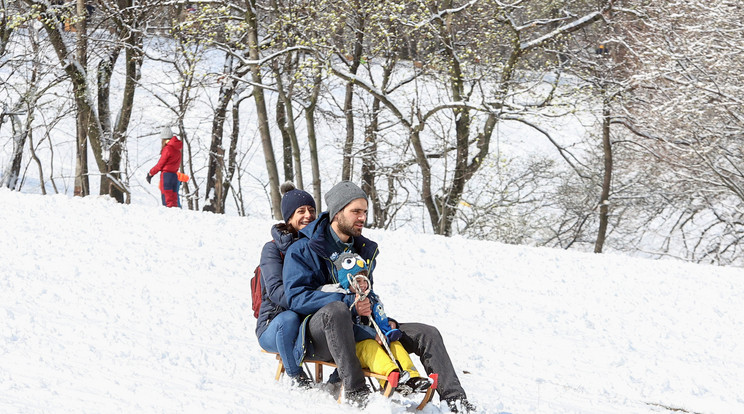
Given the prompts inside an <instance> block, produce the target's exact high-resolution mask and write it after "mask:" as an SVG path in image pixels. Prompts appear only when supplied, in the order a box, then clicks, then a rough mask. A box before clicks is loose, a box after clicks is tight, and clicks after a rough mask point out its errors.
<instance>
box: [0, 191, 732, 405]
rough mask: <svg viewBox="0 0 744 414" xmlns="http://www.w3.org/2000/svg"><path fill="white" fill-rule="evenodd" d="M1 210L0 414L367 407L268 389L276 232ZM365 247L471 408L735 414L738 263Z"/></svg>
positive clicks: (77, 202) (401, 244)
mask: <svg viewBox="0 0 744 414" xmlns="http://www.w3.org/2000/svg"><path fill="white" fill-rule="evenodd" d="M0 212H1V213H0V229H2V230H1V233H0V266H1V267H0V268H1V269H2V273H0V412H2V413H202V412H204V413H285V412H286V413H296V412H302V413H352V412H356V411H357V410H355V409H352V408H350V407H347V406H345V405H338V404H337V403H336V402H335V401H334V400H333V399H332V398H331V397H330V395H328V394H326V393H325V392H324V391H322V390H311V391H297V390H294V389H291V388H290V387H289V385H288V384H287V383H286V382H285V381H280V382H275V381H273V374H274V370H275V367H276V363H275V361H274V359H273V358H272V357H271V356H269V355H265V354H262V353H261V352H260V348H259V346H258V343H257V340H256V337H255V335H254V327H255V319H254V318H253V316H252V312H251V306H250V287H249V283H248V281H249V278H250V276H251V275H252V271H253V268H254V267H255V265H256V264H257V262H258V255H259V251H260V248H261V246H262V245H263V243H265V242H266V241H268V240H269V238H270V237H269V227H270V225H271V222H269V221H259V220H252V219H246V218H240V217H234V216H221V215H211V214H209V213H200V212H193V211H186V210H174V209H170V210H169V209H165V208H162V207H150V206H144V205H129V206H126V205H119V204H116V203H114V202H111V201H110V200H108V199H105V198H97V197H88V198H85V199H72V198H68V197H67V196H62V195H56V196H39V195H29V194H18V193H15V192H10V191H7V190H5V189H3V190H0ZM365 234H366V235H367V236H369V237H371V238H373V239H375V240H376V241H378V242H379V243H380V257H379V263H378V269H377V271H376V278H375V280H376V285H375V290H376V291H377V292H378V293H379V294H380V295H381V297H382V299H383V300H384V301H385V305H386V309H387V310H388V312H389V314H390V315H391V316H393V317H395V318H397V319H399V320H401V321H404V322H405V321H422V322H428V323H432V324H434V325H436V326H437V327H438V328H439V329H440V330H441V332H442V334H443V336H444V339H445V343H446V344H447V346H448V349H449V350H450V354H451V357H452V359H453V361H454V363H455V366H456V368H457V369H458V371H459V372H460V373H461V374H460V379H461V381H462V383H463V386H464V387H465V389H466V390H467V392H468V394H469V397H470V399H471V400H472V401H473V402H475V403H476V404H477V405H478V406H479V412H482V413H499V412H509V413H513V414H516V413H664V412H672V411H670V409H677V410H685V411H687V412H698V413H737V412H739V413H740V412H744V349H743V348H742V346H744V345H743V344H744V306H743V305H742V304H743V303H744V274H742V271H741V269H734V268H721V267H712V266H702V265H694V264H686V263H679V262H671V261H648V260H641V259H631V258H628V257H623V256H614V255H592V254H585V253H578V252H572V251H561V250H551V249H544V248H542V249H538V248H528V247H522V246H510V245H502V244H498V243H493V242H483V241H470V240H465V239H462V238H444V237H440V236H431V235H420V234H412V233H410V232H402V231H401V232H383V231H374V230H365ZM414 360H415V362H416V363H417V364H418V361H417V360H416V358H414ZM405 403H406V401H403V404H402V405H401V404H391V403H390V401H388V400H385V399H382V398H381V397H380V398H376V399H375V400H374V401H373V402H372V404H371V405H370V406H369V407H368V409H367V410H366V412H374V413H376V412H381V413H382V412H384V413H388V412H392V413H400V412H406V406H405ZM409 403H410V402H409ZM664 407H667V408H664ZM441 411H443V412H446V410H441ZM424 412H425V413H439V412H440V407H439V401H438V398H437V397H435V399H434V401H433V402H432V403H431V404H429V405H428V406H427V407H426V409H425V410H424ZM675 412H679V411H675ZM683 412H684V411H683Z"/></svg>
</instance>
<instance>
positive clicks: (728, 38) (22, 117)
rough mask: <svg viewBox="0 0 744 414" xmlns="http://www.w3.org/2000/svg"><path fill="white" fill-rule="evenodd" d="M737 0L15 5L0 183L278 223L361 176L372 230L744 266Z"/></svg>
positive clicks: (743, 19) (4, 56) (7, 31)
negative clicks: (173, 161) (164, 132)
mask: <svg viewBox="0 0 744 414" xmlns="http://www.w3.org/2000/svg"><path fill="white" fill-rule="evenodd" d="M742 68H744V6H742V5H741V4H740V2H739V1H734V0H710V1H705V2H702V1H681V0H679V1H678V0H670V1H650V0H616V1H606V0H586V1H584V0H576V1H544V0H510V1H497V0H469V1H454V0H374V1H364V0H349V1H338V0H337V1H328V0H313V1H299V0H296V1H293V0H246V1H220V0H204V1H190V2H186V1H175V0H170V1H164V0H157V1H156V0H138V1H135V0H115V1H84V0H73V1H39V0H13V1H9V0H0V102H2V108H0V110H1V112H0V174H1V175H0V183H2V186H4V187H7V188H10V189H13V190H17V191H23V192H31V193H41V194H51V193H65V194H70V195H73V194H74V195H79V196H89V195H106V196H110V197H112V198H114V199H115V200H117V201H119V202H121V203H159V195H158V190H157V188H156V186H155V185H151V186H148V185H147V183H146V182H145V174H146V172H147V170H148V169H149V168H150V167H151V166H152V165H154V164H155V162H156V160H157V157H158V152H159V149H160V142H159V139H158V137H159V134H160V130H161V129H162V128H163V127H165V126H170V127H171V128H173V130H174V131H177V132H176V133H177V134H178V135H179V137H181V138H182V139H183V142H184V157H183V164H182V168H183V171H184V172H185V173H186V174H188V175H189V176H190V177H191V181H189V182H188V183H187V184H186V185H185V186H184V187H182V189H181V192H182V203H183V206H184V208H188V209H192V210H208V211H212V212H215V213H227V214H233V215H253V216H256V217H266V218H268V217H269V215H270V214H271V215H273V217H274V218H279V217H280V216H281V214H280V212H279V200H280V194H279V185H280V184H281V182H283V181H284V180H292V181H294V182H295V183H296V185H297V186H298V187H300V188H304V189H306V190H308V191H310V192H311V193H312V194H314V196H315V198H316V200H317V201H318V202H319V204H321V206H319V207H320V208H321V209H322V203H323V199H322V194H324V193H325V190H326V189H328V188H330V186H331V185H333V184H334V183H335V182H337V181H338V180H341V179H350V180H353V181H355V182H357V183H360V184H361V185H362V186H363V188H364V190H365V191H366V192H367V193H368V194H369V195H370V210H371V215H370V218H369V224H370V226H371V227H374V228H381V229H413V230H416V231H420V232H427V233H434V234H441V235H445V236H452V235H462V236H464V237H467V238H475V239H488V240H495V241H500V242H506V243H512V244H524V245H532V246H548V247H558V248H564V249H569V248H570V249H578V250H582V251H594V252H603V251H616V252H625V253H628V254H633V255H640V256H647V257H667V256H668V257H675V258H680V259H684V260H689V261H694V262H704V263H715V264H721V265H735V266H742V265H744V255H743V254H742V247H744V245H743V244H742V237H744V170H743V169H742V165H743V163H742V161H744V141H743V137H744V135H743V132H744V107H743V103H742V98H741V97H742V96H744V91H743V90H742V89H744V71H742Z"/></svg>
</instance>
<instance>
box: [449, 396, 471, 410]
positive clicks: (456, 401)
mask: <svg viewBox="0 0 744 414" xmlns="http://www.w3.org/2000/svg"><path fill="white" fill-rule="evenodd" d="M444 401H446V402H447V407H448V408H449V410H450V412H452V413H474V412H475V411H476V409H475V405H473V404H472V403H471V402H470V401H468V399H467V398H466V397H451V398H447V399H445V400H444Z"/></svg>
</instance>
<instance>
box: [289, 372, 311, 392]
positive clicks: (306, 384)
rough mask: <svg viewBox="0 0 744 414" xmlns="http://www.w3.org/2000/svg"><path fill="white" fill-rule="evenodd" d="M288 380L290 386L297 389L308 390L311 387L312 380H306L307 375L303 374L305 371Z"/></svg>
mask: <svg viewBox="0 0 744 414" xmlns="http://www.w3.org/2000/svg"><path fill="white" fill-rule="evenodd" d="M289 378H290V379H291V381H292V385H293V386H295V387H297V388H300V389H303V390H309V389H310V388H312V387H313V380H311V379H310V378H308V376H307V374H305V371H300V373H299V374H297V375H295V376H290V377H289Z"/></svg>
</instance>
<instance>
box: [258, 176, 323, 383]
mask: <svg viewBox="0 0 744 414" xmlns="http://www.w3.org/2000/svg"><path fill="white" fill-rule="evenodd" d="M281 192H282V194H283V195H282V205H281V208H282V216H283V218H284V222H282V223H278V224H275V225H274V226H272V227H271V237H272V240H271V241H270V242H268V243H266V244H265V245H264V247H263V250H262V251H261V264H260V265H261V286H263V289H262V290H263V292H262V298H261V308H260V309H259V313H258V322H257V323H256V335H257V336H258V343H259V345H261V347H262V348H263V349H265V350H266V351H269V352H278V353H279V356H281V357H282V361H283V362H284V369H285V370H286V372H287V375H289V377H290V378H291V379H292V382H293V384H294V385H296V386H298V387H301V388H310V385H311V384H312V380H310V378H308V376H307V375H306V374H305V372H304V371H303V370H302V367H301V366H299V365H298V364H297V362H296V359H295V358H294V357H293V356H292V349H293V348H294V345H295V340H296V339H297V334H298V332H299V329H300V323H301V322H302V319H301V317H300V315H298V314H297V313H295V312H293V311H291V310H288V309H289V305H288V304H287V301H286V299H285V297H284V285H283V283H282V267H283V266H284V255H285V253H286V252H287V249H288V248H289V246H290V245H292V243H294V242H295V240H297V234H298V232H299V231H300V230H302V229H303V228H304V227H305V226H307V225H308V224H310V222H312V221H313V220H315V217H316V216H317V214H316V212H315V200H313V197H312V196H311V195H310V194H309V193H308V192H306V191H303V190H298V189H296V188H295V186H294V184H292V183H291V182H286V183H284V184H282V186H281Z"/></svg>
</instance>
